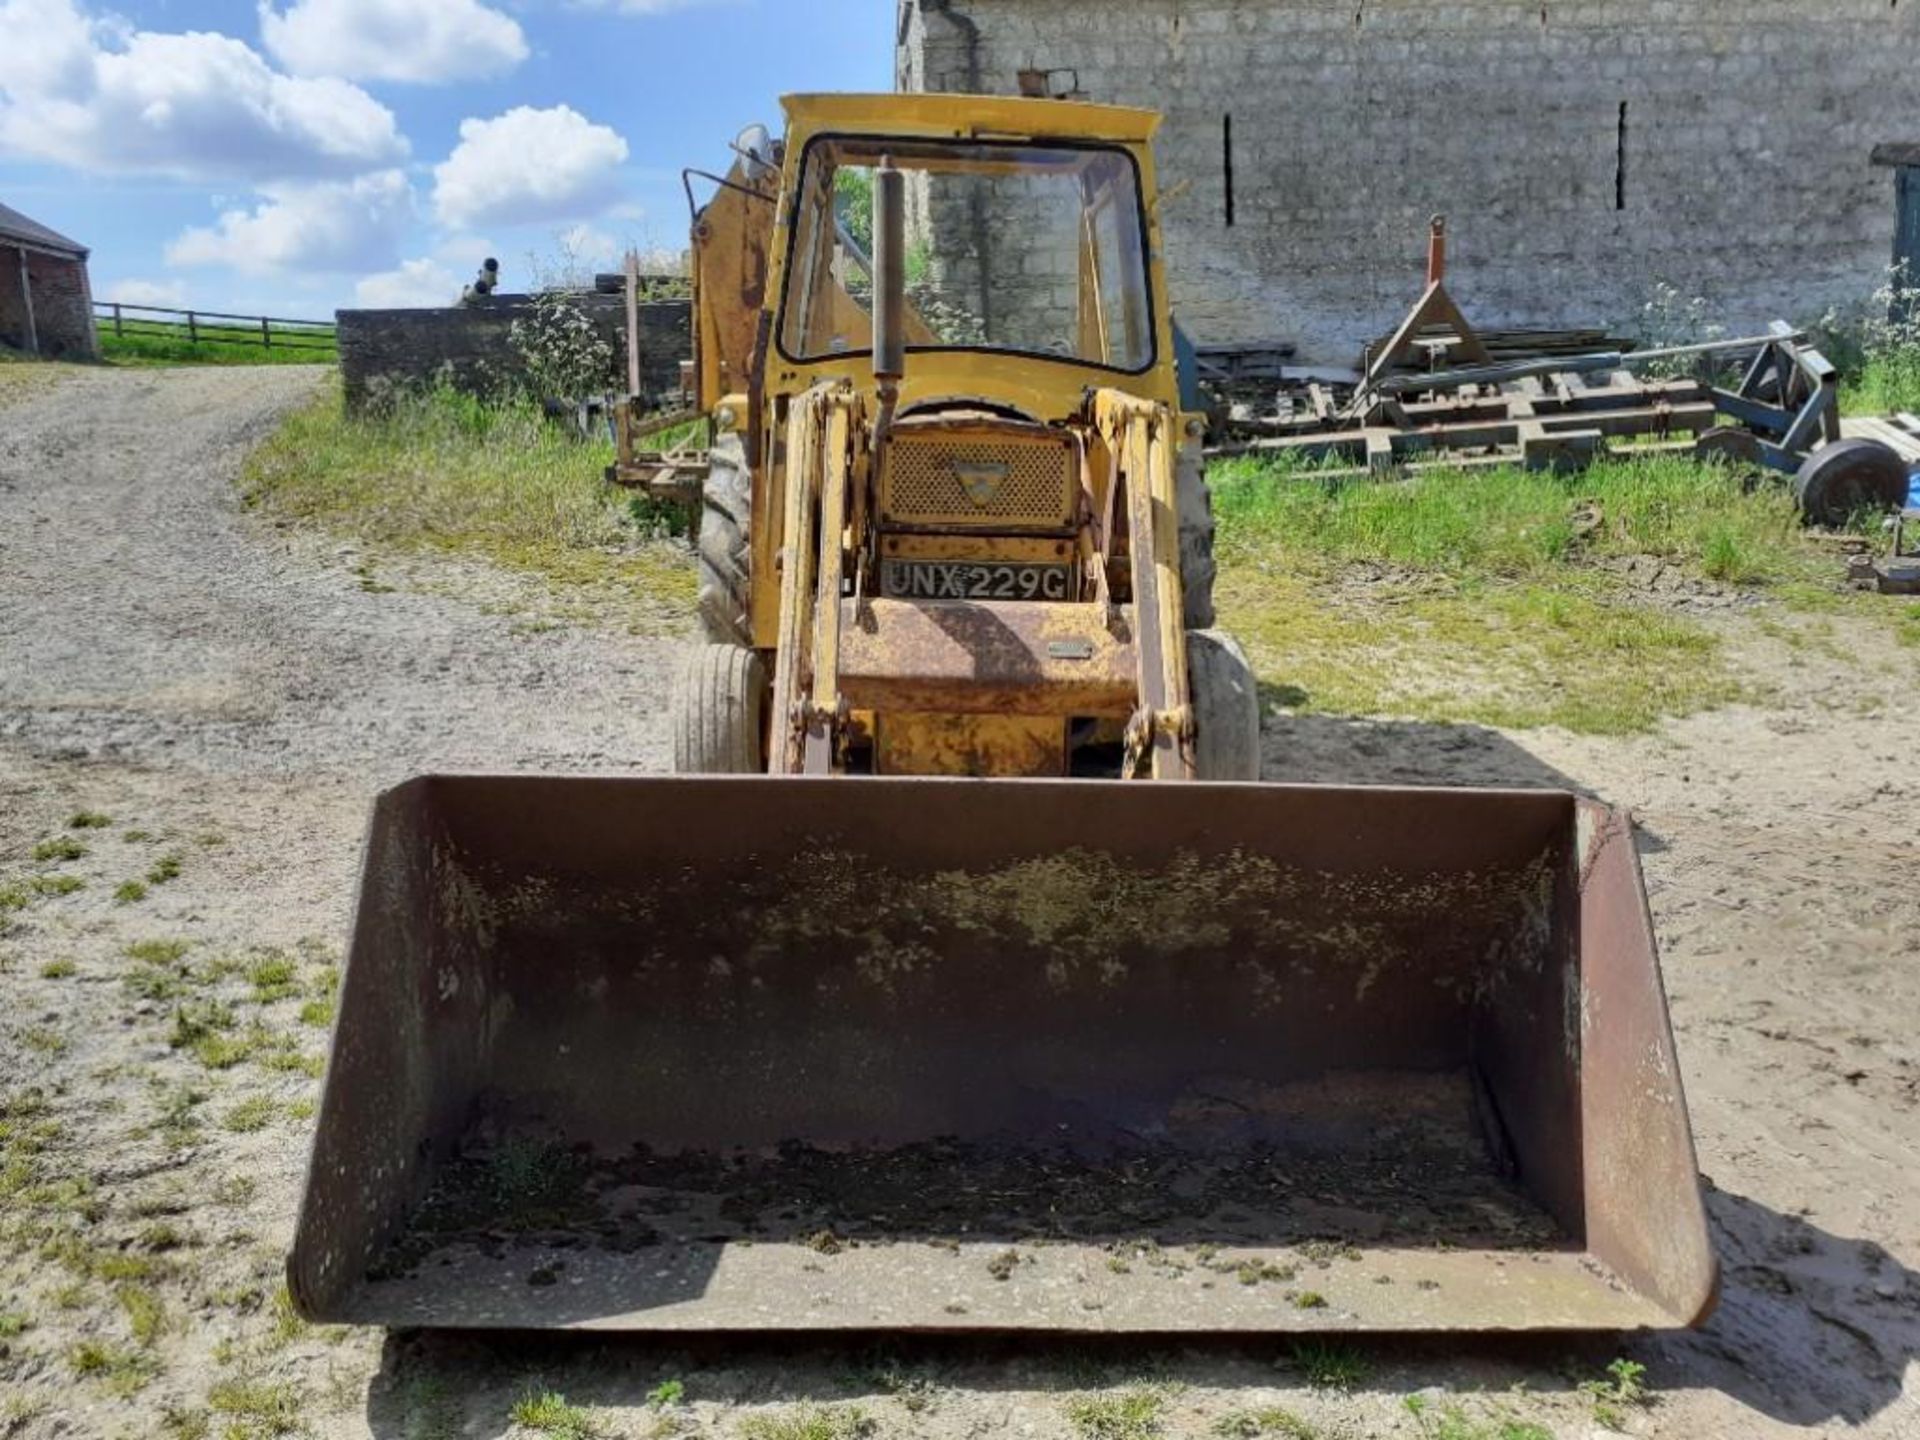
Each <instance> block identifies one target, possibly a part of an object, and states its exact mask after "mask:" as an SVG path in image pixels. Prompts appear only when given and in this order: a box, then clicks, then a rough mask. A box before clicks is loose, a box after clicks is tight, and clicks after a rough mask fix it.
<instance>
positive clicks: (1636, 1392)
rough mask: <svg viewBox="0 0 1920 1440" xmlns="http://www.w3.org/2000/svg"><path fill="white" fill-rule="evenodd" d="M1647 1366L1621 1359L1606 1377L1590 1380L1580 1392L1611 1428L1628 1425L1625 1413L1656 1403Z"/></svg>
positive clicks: (1602, 1421)
mask: <svg viewBox="0 0 1920 1440" xmlns="http://www.w3.org/2000/svg"><path fill="white" fill-rule="evenodd" d="M1646 1379H1647V1367H1646V1366H1644V1365H1642V1364H1640V1363H1639V1362H1638V1361H1634V1360H1627V1359H1624V1358H1623V1359H1619V1360H1615V1361H1613V1362H1612V1363H1611V1364H1610V1365H1608V1366H1607V1378H1606V1379H1604V1380H1588V1381H1586V1382H1584V1383H1583V1384H1582V1385H1581V1386H1580V1392H1581V1393H1582V1394H1583V1395H1585V1396H1586V1397H1587V1399H1588V1400H1589V1401H1591V1402H1592V1405H1593V1418H1594V1419H1595V1420H1596V1421H1597V1422H1598V1423H1600V1424H1601V1425H1604V1426H1605V1427H1606V1428H1607V1429H1609V1430H1624V1429H1626V1428H1627V1420H1626V1412H1627V1411H1628V1410H1630V1409H1636V1408H1639V1407H1642V1406H1646V1405H1650V1404H1652V1403H1653V1394H1652V1392H1651V1391H1650V1390H1648V1388H1647V1383H1646Z"/></svg>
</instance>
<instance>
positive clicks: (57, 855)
mask: <svg viewBox="0 0 1920 1440" xmlns="http://www.w3.org/2000/svg"><path fill="white" fill-rule="evenodd" d="M33 858H34V859H35V860H38V861H41V862H42V863H46V862H54V863H58V862H60V861H62V860H84V859H86V858H87V847H86V846H85V845H83V844H81V843H80V842H79V841H78V840H76V839H74V838H73V837H72V836H71V835H56V836H54V837H53V838H52V839H51V840H42V841H41V842H40V843H39V844H38V845H36V846H34V847H33Z"/></svg>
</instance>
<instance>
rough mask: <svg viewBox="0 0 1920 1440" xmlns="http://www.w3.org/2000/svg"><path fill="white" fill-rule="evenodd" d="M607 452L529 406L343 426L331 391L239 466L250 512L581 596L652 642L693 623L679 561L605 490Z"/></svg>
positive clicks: (593, 614) (402, 402)
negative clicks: (534, 579) (485, 566)
mask: <svg viewBox="0 0 1920 1440" xmlns="http://www.w3.org/2000/svg"><path fill="white" fill-rule="evenodd" d="M612 459H613V451H612V447H611V445H609V444H607V443H605V442H596V443H585V444H583V443H580V442H578V441H576V440H573V439H571V438H569V437H568V435H567V434H566V432H564V431H563V430H562V429H561V428H560V427H558V426H556V425H554V424H552V423H550V422H548V421H547V420H546V419H545V418H544V417H543V416H542V414H541V412H540V410H539V407H538V406H536V405H533V404H530V403H526V402H511V403H499V404H488V403H484V402H482V401H479V400H476V399H474V398H472V397H470V396H466V395H462V394H460V393H458V392H456V391H453V390H451V389H439V390H433V391H430V392H425V393H414V394H403V395H400V396H397V397H395V398H394V400H393V403H392V404H391V406H390V407H388V408H387V409H386V410H385V411H384V412H383V413H381V414H378V415H365V416H361V417H349V416H347V415H346V413H345V411H344V408H343V406H342V403H341V398H340V393H339V390H338V388H337V387H330V388H329V389H328V390H327V392H326V393H325V394H323V395H322V396H321V397H320V398H319V399H318V400H316V401H315V402H314V403H313V404H311V405H309V406H307V407H306V408H304V409H302V410H299V411H296V412H295V413H294V414H293V415H291V416H290V417H289V418H288V419H287V421H286V423H285V424H284V425H283V426H282V427H281V429H280V430H279V432H278V433H277V434H275V435H274V436H273V437H272V438H271V439H269V440H268V441H267V442H266V443H265V444H264V445H262V446H261V447H260V448H259V449H257V450H256V451H255V452H254V454H253V456H252V457H251V458H250V459H249V461H248V462H247V470H246V475H245V479H244V481H243V485H244V495H245V498H246V500H247V502H248V503H249V504H251V505H257V506H259V507H261V508H263V509H267V510H271V511H273V512H274V513H277V514H281V515H285V516H288V517H291V518H293V519H296V520H302V521H308V522H311V523H314V524H317V525H320V526H323V527H325V528H326V529H329V530H332V531H335V532H338V533H344V534H348V535H353V536H356V537H358V538H360V539H363V540H368V541H372V542H376V543H379V544H383V545H391V546H394V547H397V548H400V549H411V550H439V551H447V552H453V553H458V554H465V555H473V556H477V557H480V558H482V559H485V560H488V561H491V562H493V563H495V564H498V565H501V566H504V567H506V568H508V569H512V570H518V571H522V572H526V573H531V574H536V575H539V576H541V577H543V578H545V579H546V580H548V581H550V582H552V583H553V584H555V585H557V586H559V587H564V588H566V589H568V590H577V591H581V592H583V594H584V597H585V603H586V606H587V608H586V609H585V610H583V611H582V615H581V618H584V619H597V620H600V621H602V622H606V621H613V622H616V623H624V624H625V625H627V626H628V627H629V628H632V629H635V630H640V631H649V632H650V631H655V630H658V629H659V628H660V621H661V618H662V617H661V611H662V610H666V611H668V612H671V613H672V614H674V615H684V614H687V613H690V611H691V609H692V605H693V599H694V577H693V567H692V566H691V565H690V564H689V563H688V560H687V555H686V551H685V549H684V548H682V547H674V546H672V545H668V544H664V543H661V542H658V541H655V540H653V539H651V538H649V535H648V533H647V532H645V531H643V530H641V529H640V528H639V527H638V526H637V525H636V524H635V523H634V521H633V519H632V518H631V516H630V515H629V514H628V513H627V510H626V507H625V500H626V497H625V496H624V495H622V494H619V493H617V492H615V491H614V489H613V487H611V486H609V485H608V484H607V483H606V480H605V479H604V470H605V467H606V466H607V465H608V464H609V463H611V461H612Z"/></svg>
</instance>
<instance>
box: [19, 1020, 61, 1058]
mask: <svg viewBox="0 0 1920 1440" xmlns="http://www.w3.org/2000/svg"><path fill="white" fill-rule="evenodd" d="M20 1043H21V1044H23V1045H25V1046H26V1047H27V1048H28V1049H29V1050H34V1051H37V1052H39V1053H40V1054H42V1055H45V1056H46V1057H47V1058H48V1059H58V1058H59V1057H60V1056H62V1055H64V1054H66V1053H67V1050H68V1049H69V1048H70V1046H71V1043H72V1042H70V1041H69V1040H68V1039H67V1037H66V1036H64V1035H62V1034H61V1033H60V1032H59V1031H58V1030H55V1029H53V1028H51V1027H50V1026H46V1025H35V1026H32V1027H31V1028H29V1029H28V1030H27V1031H26V1032H25V1033H24V1034H22V1035H21V1037H20Z"/></svg>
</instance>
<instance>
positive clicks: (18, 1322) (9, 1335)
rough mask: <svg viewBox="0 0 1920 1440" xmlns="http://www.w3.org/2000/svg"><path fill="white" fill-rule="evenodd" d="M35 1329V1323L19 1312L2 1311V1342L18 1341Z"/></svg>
mask: <svg viewBox="0 0 1920 1440" xmlns="http://www.w3.org/2000/svg"><path fill="white" fill-rule="evenodd" d="M32 1328H33V1321H31V1320H29V1319H28V1318H27V1317H26V1316H24V1315H22V1314H21V1313H20V1312H19V1311H18V1310H0V1340H16V1339H18V1338H19V1337H20V1336H22V1335H24V1334H26V1333H27V1331H29V1330H31V1329H32Z"/></svg>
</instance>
